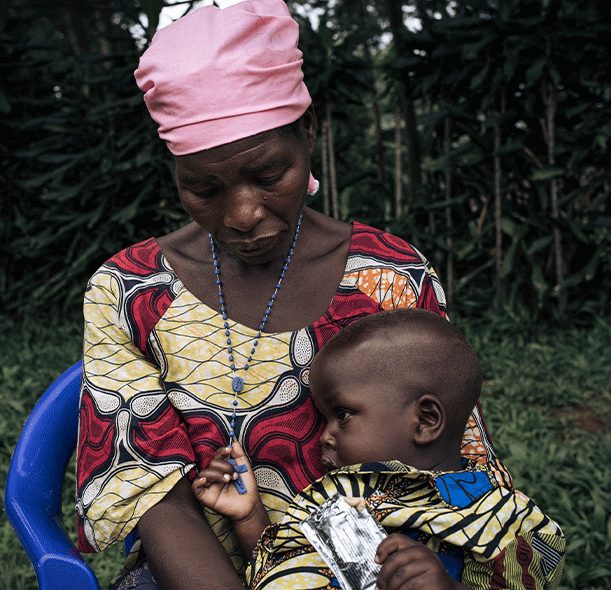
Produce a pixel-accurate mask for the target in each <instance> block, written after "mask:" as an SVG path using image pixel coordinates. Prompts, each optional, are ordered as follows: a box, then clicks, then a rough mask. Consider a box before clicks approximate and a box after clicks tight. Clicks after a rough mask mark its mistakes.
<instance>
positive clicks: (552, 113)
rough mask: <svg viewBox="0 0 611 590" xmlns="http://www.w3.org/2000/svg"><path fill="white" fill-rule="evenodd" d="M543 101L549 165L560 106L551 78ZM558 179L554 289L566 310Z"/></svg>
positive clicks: (553, 192)
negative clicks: (557, 109) (558, 107)
mask: <svg viewBox="0 0 611 590" xmlns="http://www.w3.org/2000/svg"><path fill="white" fill-rule="evenodd" d="M541 90H542V95H543V103H544V104H545V125H544V128H545V141H546V143H547V165H548V166H550V167H553V166H554V165H555V164H556V156H555V153H554V152H555V151H556V108H557V106H558V102H557V97H556V90H555V88H554V86H553V85H552V82H551V81H550V80H545V81H544V82H543V86H542V89H541ZM558 192H559V190H558V179H557V178H552V179H551V180H550V202H551V207H552V219H553V220H554V234H553V235H554V246H553V247H554V263H555V271H556V273H555V274H556V285H555V287H554V291H555V292H556V293H558V308H559V310H560V311H561V312H562V311H564V309H565V307H566V305H567V303H568V298H567V293H566V291H565V289H564V254H563V249H562V240H561V236H560V229H559V228H558V222H559V221H560V204H559V200H560V199H559V195H558Z"/></svg>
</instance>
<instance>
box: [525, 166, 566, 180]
mask: <svg viewBox="0 0 611 590" xmlns="http://www.w3.org/2000/svg"><path fill="white" fill-rule="evenodd" d="M564 174H565V170H564V168H559V167H552V166H550V167H545V168H538V169H536V170H535V171H534V172H533V174H532V179H533V180H551V179H552V178H558V177H560V176H564Z"/></svg>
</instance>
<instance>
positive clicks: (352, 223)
mask: <svg viewBox="0 0 611 590" xmlns="http://www.w3.org/2000/svg"><path fill="white" fill-rule="evenodd" d="M349 223H350V244H349V246H348V253H347V254H346V260H345V262H344V271H343V273H342V278H341V279H340V282H339V283H338V284H337V286H336V287H335V291H334V292H333V297H332V298H331V301H330V302H329V305H328V306H327V308H326V309H325V311H324V312H323V313H322V314H321V315H320V316H319V317H318V318H316V320H314V321H313V322H312V323H310V324H307V325H305V326H301V327H300V328H297V329H295V330H285V331H283V332H267V331H264V332H261V336H280V335H283V334H285V335H286V334H294V333H295V332H299V331H300V330H305V329H306V328H310V327H312V326H314V325H315V324H317V323H318V322H320V321H321V320H323V319H324V317H325V316H326V315H327V314H328V312H329V310H330V309H331V308H332V307H333V304H334V303H335V299H336V297H337V294H338V291H339V289H340V287H341V284H342V282H343V280H344V278H345V276H346V274H347V273H348V272H349V270H348V264H349V262H350V258H351V254H352V250H353V245H354V233H355V230H356V229H358V228H362V227H367V226H366V225H365V224H362V223H359V222H358V221H350V222H349ZM155 243H156V244H157V248H158V249H159V253H160V254H161V257H162V259H163V264H164V267H165V268H166V269H167V272H171V273H172V274H173V275H174V276H175V277H176V279H177V280H179V281H180V284H181V288H180V290H179V291H178V292H177V293H176V299H178V297H180V296H181V295H182V294H184V293H186V294H187V295H188V296H189V297H190V298H191V299H192V300H193V301H194V302H195V303H197V305H198V306H201V307H203V308H205V309H206V310H209V311H210V312H211V313H213V314H214V315H218V316H219V317H220V315H221V314H220V312H219V311H218V310H216V309H214V308H213V307H210V305H208V304H207V303H204V302H203V301H202V300H201V299H200V298H199V297H197V296H196V295H195V294H194V293H192V292H191V291H190V290H189V289H188V288H187V287H186V286H185V284H184V283H183V282H182V280H181V279H180V277H179V276H178V274H176V271H175V270H174V268H173V267H172V265H171V264H170V261H169V260H168V259H167V257H166V256H165V254H164V253H163V250H162V249H161V247H160V245H159V242H158V241H157V238H155ZM227 321H228V322H230V323H231V324H232V325H233V326H237V327H239V328H240V329H241V330H244V331H245V332H247V333H252V334H253V335H255V334H256V333H257V330H256V329H254V328H251V327H250V326H246V325H245V324H241V323H240V322H237V321H235V320H233V319H232V318H231V316H229V317H228V319H227Z"/></svg>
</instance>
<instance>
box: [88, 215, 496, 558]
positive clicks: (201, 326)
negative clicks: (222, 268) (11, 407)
mask: <svg viewBox="0 0 611 590" xmlns="http://www.w3.org/2000/svg"><path fill="white" fill-rule="evenodd" d="M211 280H212V278H211ZM410 306H416V307H422V308H426V309H429V310H431V311H433V312H436V313H439V314H442V315H443V314H444V313H445V298H444V294H443V290H442V288H441V286H440V284H439V281H438V280H437V277H436V276H435V273H434V271H433V270H432V269H431V268H430V266H429V264H428V262H427V261H426V260H425V258H424V257H423V256H422V255H421V254H420V253H419V252H418V251H417V250H415V249H414V248H413V247H412V246H410V245H409V244H407V243H406V242H404V241H403V240H401V239H399V238H396V237H394V236H392V235H390V234H387V233H384V232H381V231H378V230H375V229H372V228H370V227H368V226H365V225H362V224H359V223H354V224H353V227H352V238H351V244H350V248H349V254H348V257H347V262H346V269H345V273H344V276H343V279H342V281H341V283H340V285H339V286H338V288H337V291H336V293H335V296H334V298H333V300H332V301H331V304H330V306H329V308H328V309H327V311H326V312H325V313H324V314H323V316H322V317H320V318H319V319H318V320H317V321H316V322H314V324H312V325H310V326H307V327H304V328H303V329H301V330H298V331H295V332H285V333H263V334H262V335H261V338H260V340H259V344H258V347H257V353H256V355H255V358H254V359H253V361H252V362H251V364H250V369H249V370H248V372H247V373H246V374H245V383H244V388H243V390H242V391H241V393H240V405H239V408H238V416H237V421H236V433H237V435H238V439H239V441H240V443H241V444H242V446H243V447H244V449H245V450H246V452H247V453H248V455H249V457H250V458H251V461H252V463H253V468H254V471H255V475H256V477H257V482H258V484H259V489H260V491H261V494H262V497H263V501H264V503H265V506H266V507H267V509H268V511H269V513H270V517H271V519H272V521H273V522H277V521H279V520H280V519H281V518H282V516H283V514H284V511H285V509H286V507H287V506H288V504H289V502H290V500H291V499H292V498H293V496H294V495H295V493H296V492H298V491H300V490H302V489H304V488H305V487H306V486H308V485H309V484H310V483H311V482H312V481H314V480H316V479H317V478H319V477H320V476H321V475H322V474H323V469H322V465H321V462H320V448H319V442H318V439H319V436H320V434H321V432H322V420H321V417H320V415H319V414H318V412H317V410H316V408H315V406H314V404H313V403H312V400H311V398H310V396H309V389H308V374H309V367H310V363H311V361H312V359H313V357H314V355H315V354H316V352H317V351H318V350H319V349H320V348H321V346H323V344H324V343H325V342H327V341H328V340H329V338H331V337H332V336H333V335H334V334H335V333H337V332H338V331H339V330H341V329H342V328H343V327H344V326H346V325H347V324H349V323H351V322H353V321H355V320H357V319H359V318H360V317H363V316H366V315H369V314H372V313H377V312H379V311H381V310H384V309H391V308H395V307H410ZM84 316H85V335H84V377H83V384H82V392H81V406H80V422H79V437H78V446H77V473H76V477H77V504H76V509H77V523H78V532H79V549H80V550H81V551H84V552H91V551H100V550H102V549H104V548H105V547H107V546H108V545H110V544H111V543H114V542H116V541H121V540H123V539H124V538H125V537H126V536H127V534H129V533H130V531H131V530H132V529H134V527H135V526H136V525H137V524H138V520H139V518H140V517H141V516H142V514H144V512H146V510H148V509H149V508H150V507H151V506H153V505H155V504H156V503H157V502H159V501H160V500H161V499H162V498H163V497H164V495H165V494H167V493H168V492H169V491H170V490H171V489H172V487H173V486H174V485H175V483H176V482H177V481H178V480H179V479H180V478H182V477H183V476H184V475H185V474H187V473H189V472H190V471H191V469H192V468H193V467H195V466H197V468H198V469H201V468H202V467H204V466H205V465H207V463H208V462H209V461H210V459H211V457H212V454H213V452H214V451H215V450H216V449H217V448H219V447H220V446H222V445H225V444H227V442H228V440H229V434H228V433H229V421H230V416H231V408H232V406H231V401H232V390H231V370H230V367H229V362H228V359H227V352H226V348H225V347H226V342H225V336H224V328H223V321H222V319H221V316H220V315H219V313H217V311H216V310H214V309H211V308H210V307H208V306H207V305H205V304H203V303H202V302H201V301H199V300H198V299H197V298H196V297H194V296H193V295H192V294H191V293H190V292H189V291H188V290H187V289H186V288H185V287H184V286H183V284H182V283H181V281H180V279H179V278H178V277H177V276H176V274H175V273H174V271H173V269H172V268H171V266H170V265H169V263H168V261H167V260H166V258H165V257H164V256H163V254H162V252H161V250H160V249H159V245H158V243H157V241H156V240H155V239H154V238H151V239H149V240H147V241H144V242H142V243H139V244H136V245H134V246H132V247H130V248H127V249H126V250H123V251H121V252H119V253H118V254H117V255H115V256H114V257H112V258H111V259H110V260H108V261H107V262H106V263H105V264H104V265H103V266H102V267H101V268H100V269H99V270H98V271H97V272H96V273H95V274H94V275H93V277H92V278H91V280H90V282H89V285H88V287H87V291H86V294H85V304H84ZM230 327H231V332H232V340H233V346H234V355H235V356H236V360H237V361H238V362H237V363H236V364H240V361H241V362H242V363H243V362H244V361H245V357H246V356H247V354H248V352H249V351H250V346H251V343H252V341H253V340H254V338H255V336H256V331H255V330H252V329H251V328H249V327H246V326H242V325H239V324H237V323H235V322H231V321H230ZM473 420H474V423H473V424H472V425H471V426H470V428H469V431H468V440H467V441H466V443H467V444H468V445H469V451H470V452H469V456H470V457H471V458H474V459H476V460H478V461H481V462H494V461H495V457H494V453H493V450H492V446H491V444H490V442H489V439H488V436H487V435H486V433H485V430H484V428H483V424H482V421H481V416H480V413H479V409H478V408H475V410H474V418H473ZM206 516H207V518H208V519H209V521H210V522H211V524H212V526H213V528H214V530H215V532H216V533H217V535H218V537H219V538H220V539H221V541H222V542H223V544H224V546H225V547H226V548H227V550H228V551H229V553H230V554H231V555H232V557H233V558H235V559H234V562H235V565H236V567H237V568H238V569H241V568H242V564H241V558H240V557H239V551H238V550H237V544H236V542H235V539H234V537H233V535H232V532H231V527H230V526H229V523H228V521H227V520H226V519H224V518H221V517H220V516H219V515H217V514H214V513H211V512H210V513H207V514H206Z"/></svg>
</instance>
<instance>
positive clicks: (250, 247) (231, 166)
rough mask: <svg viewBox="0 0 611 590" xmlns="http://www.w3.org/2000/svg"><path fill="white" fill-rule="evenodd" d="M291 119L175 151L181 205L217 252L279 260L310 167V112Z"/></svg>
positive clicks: (312, 132) (250, 259)
mask: <svg viewBox="0 0 611 590" xmlns="http://www.w3.org/2000/svg"><path fill="white" fill-rule="evenodd" d="M296 125H297V126H296V127H294V128H283V129H282V130H278V129H274V130H271V131H266V132H264V133H260V134H258V135H253V136H252V137H247V138H245V139H240V140H238V141H234V142H232V143H229V144H226V145H222V146H219V147H216V148H212V149H209V150H204V151H201V152H197V153H195V154H188V155H185V156H177V157H176V185H177V187H178V194H179V195H180V200H181V202H182V205H183V207H184V208H185V210H186V211H187V213H188V214H189V215H190V216H191V218H192V219H193V220H194V221H195V222H196V223H197V224H198V225H200V226H201V227H202V228H203V229H204V230H206V231H208V232H210V233H211V234H212V235H213V236H214V238H215V240H216V242H217V244H218V246H219V248H220V249H221V250H224V251H225V252H227V253H228V254H230V255H231V256H233V257H235V258H237V259H239V260H240V261H242V262H245V263H247V264H265V263H268V262H271V261H274V260H276V259H283V258H284V257H285V256H286V252H287V249H288V246H289V244H290V241H291V239H292V236H293V233H294V231H295V226H296V224H297V219H298V217H299V214H300V213H301V210H302V208H303V204H304V198H305V193H306V189H307V185H308V179H309V173H310V152H311V150H312V147H313V145H314V138H315V125H316V123H315V118H314V115H313V113H312V112H311V111H310V110H308V111H306V113H305V114H304V115H303V117H302V118H301V120H300V121H299V122H298V123H297V124H296Z"/></svg>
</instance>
